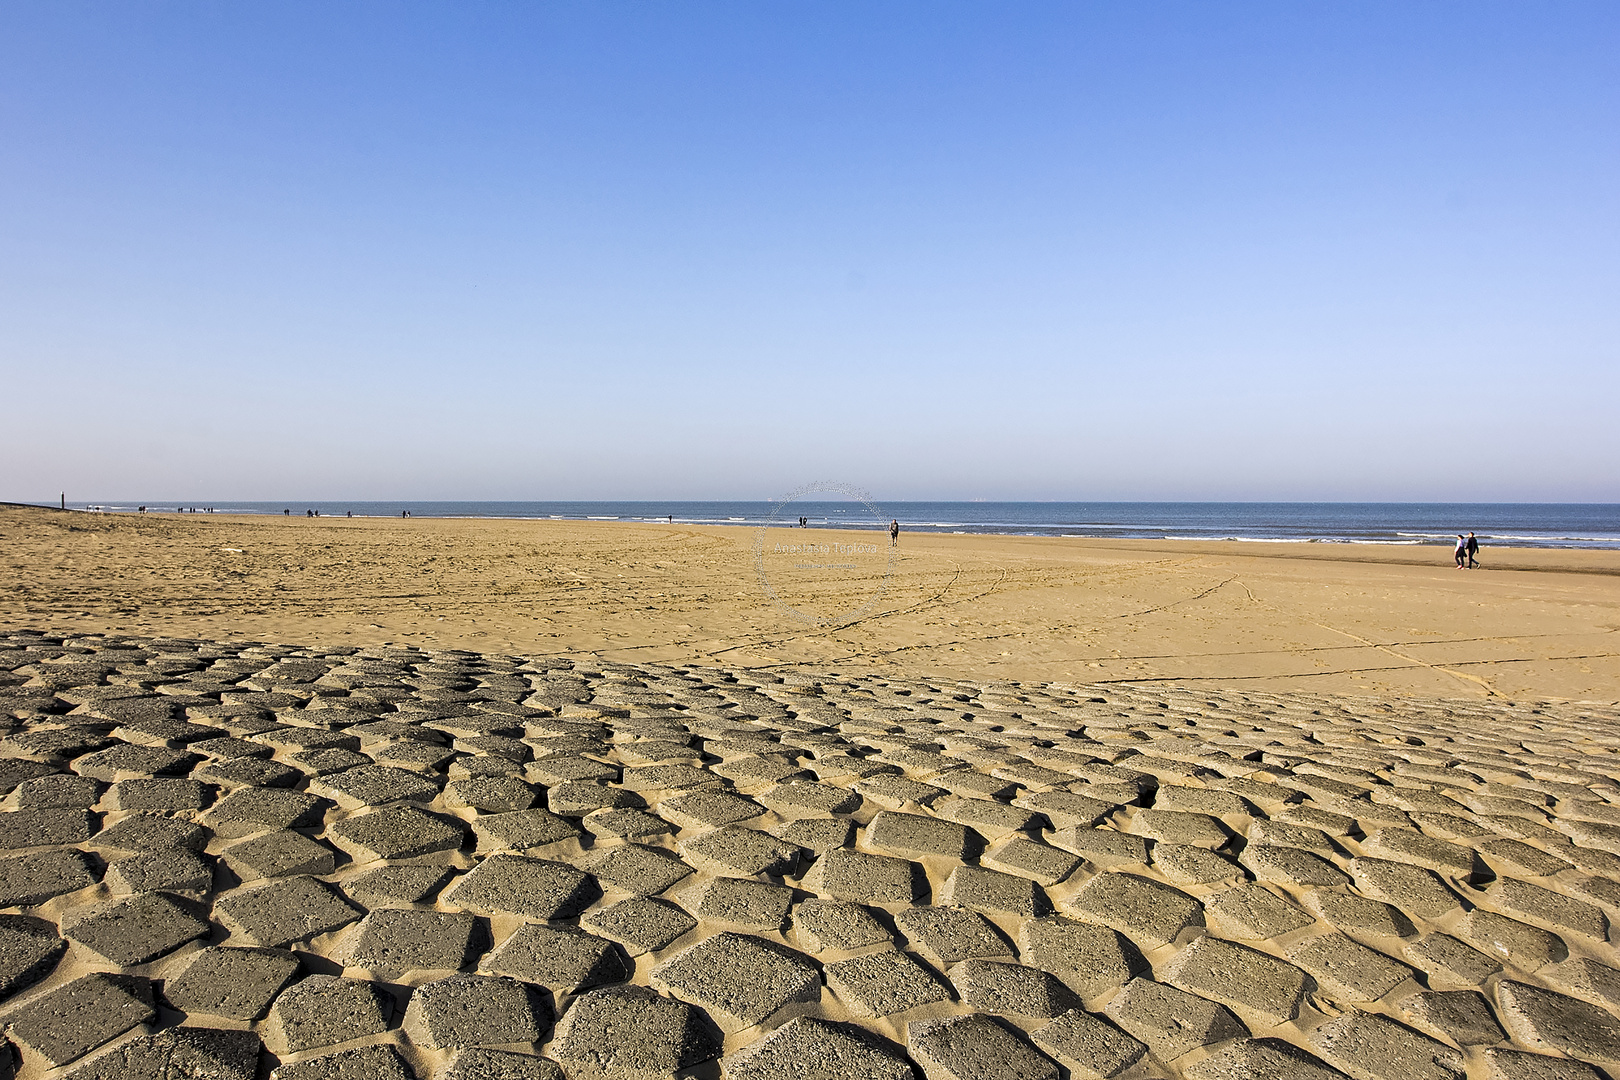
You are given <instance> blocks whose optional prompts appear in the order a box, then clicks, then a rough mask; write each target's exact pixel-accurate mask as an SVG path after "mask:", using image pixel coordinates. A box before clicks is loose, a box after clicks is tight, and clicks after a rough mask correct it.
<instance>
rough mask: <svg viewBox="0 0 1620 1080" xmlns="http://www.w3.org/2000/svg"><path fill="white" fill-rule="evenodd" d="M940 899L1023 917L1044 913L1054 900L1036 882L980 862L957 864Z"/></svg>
mask: <svg viewBox="0 0 1620 1080" xmlns="http://www.w3.org/2000/svg"><path fill="white" fill-rule="evenodd" d="M939 902H940V903H941V904H944V905H947V906H954V907H965V908H973V909H974V910H976V911H984V912H989V913H991V914H997V915H1018V916H1022V917H1024V918H1034V917H1035V916H1037V915H1045V914H1046V913H1047V912H1049V911H1051V910H1052V904H1051V901H1050V900H1048V899H1047V897H1046V893H1045V892H1044V891H1043V890H1042V889H1041V887H1040V886H1039V885H1037V884H1035V882H1033V881H1031V880H1029V879H1028V878H1022V877H1015V876H1013V875H1012V874H1003V873H1000V872H999V871H996V870H986V869H984V868H983V867H980V866H958V867H957V868H956V869H954V870H952V871H951V876H950V877H948V878H946V879H945V884H944V885H943V886H941V887H940V890H939Z"/></svg>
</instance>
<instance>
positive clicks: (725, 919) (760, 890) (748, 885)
mask: <svg viewBox="0 0 1620 1080" xmlns="http://www.w3.org/2000/svg"><path fill="white" fill-rule="evenodd" d="M681 902H682V903H683V904H685V905H686V907H687V908H688V909H689V910H690V911H691V912H692V913H693V914H694V915H696V916H697V917H698V918H700V919H704V920H707V921H712V922H715V923H718V924H721V925H724V926H728V927H731V928H733V929H737V930H744V931H749V932H755V933H764V934H769V933H774V932H776V931H778V930H780V929H782V927H783V926H784V925H786V923H787V916H788V908H789V907H790V906H791V905H792V903H793V890H792V889H789V888H785V887H783V886H781V885H770V884H767V883H765V882H763V881H753V880H751V879H748V878H715V879H714V880H712V881H709V882H706V883H704V884H702V885H698V886H695V887H694V888H692V889H691V890H690V891H689V892H688V893H687V894H686V895H685V896H683V897H682V898H681Z"/></svg>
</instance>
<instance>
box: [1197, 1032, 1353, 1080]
mask: <svg viewBox="0 0 1620 1080" xmlns="http://www.w3.org/2000/svg"><path fill="white" fill-rule="evenodd" d="M1186 1075H1187V1076H1188V1077H1190V1078H1191V1080H1343V1077H1344V1074H1343V1073H1341V1072H1339V1071H1338V1070H1336V1069H1330V1068H1328V1067H1327V1066H1326V1065H1324V1064H1322V1062H1320V1061H1319V1060H1317V1059H1316V1058H1315V1057H1313V1056H1312V1055H1310V1054H1307V1053H1306V1052H1305V1051H1303V1050H1301V1049H1300V1048H1299V1047H1297V1046H1294V1045H1293V1044H1291V1043H1286V1042H1283V1041H1282V1040H1281V1039H1243V1040H1242V1041H1240V1042H1235V1043H1233V1044H1232V1045H1231V1046H1228V1047H1225V1048H1224V1049H1221V1050H1217V1051H1216V1052H1215V1053H1213V1054H1211V1055H1210V1056H1209V1057H1207V1058H1205V1059H1204V1060H1203V1061H1200V1062H1198V1063H1196V1064H1194V1065H1189V1066H1188V1067H1187V1070H1186Z"/></svg>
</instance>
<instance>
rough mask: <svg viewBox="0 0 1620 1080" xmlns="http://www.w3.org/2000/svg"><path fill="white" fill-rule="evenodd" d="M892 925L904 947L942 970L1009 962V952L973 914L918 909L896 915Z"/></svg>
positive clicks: (993, 930) (947, 909)
mask: <svg viewBox="0 0 1620 1080" xmlns="http://www.w3.org/2000/svg"><path fill="white" fill-rule="evenodd" d="M894 925H895V927H896V928H897V929H898V930H899V931H900V934H901V936H902V937H904V938H905V939H906V944H907V945H908V946H910V947H911V948H912V949H914V950H916V951H917V952H920V953H922V954H923V955H924V956H926V957H927V958H928V959H929V960H931V961H933V962H934V963H935V964H938V965H939V966H940V967H941V968H946V967H949V966H950V965H952V964H954V963H956V962H957V961H959V960H969V959H973V958H981V959H987V960H1012V959H1015V957H1014V956H1013V951H1012V949H1011V948H1010V947H1009V946H1008V944H1007V942H1006V941H1005V940H1004V939H1003V938H1002V936H1001V934H1000V932H999V931H997V930H996V928H995V927H994V926H993V925H992V924H991V922H990V920H989V919H986V918H985V917H984V916H983V915H980V914H979V913H978V912H976V911H967V910H965V909H963V908H950V907H917V908H908V909H906V910H905V911H900V912H896V913H895V916H894Z"/></svg>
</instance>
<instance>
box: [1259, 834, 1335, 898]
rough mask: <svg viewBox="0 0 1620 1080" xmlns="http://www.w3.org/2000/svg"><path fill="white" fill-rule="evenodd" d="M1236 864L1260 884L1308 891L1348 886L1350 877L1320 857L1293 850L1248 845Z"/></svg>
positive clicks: (1268, 845)
mask: <svg viewBox="0 0 1620 1080" xmlns="http://www.w3.org/2000/svg"><path fill="white" fill-rule="evenodd" d="M1238 861H1239V862H1240V863H1242V864H1243V865H1244V866H1247V867H1248V868H1249V869H1250V870H1252V871H1254V876H1255V877H1256V878H1258V879H1259V880H1261V881H1273V882H1276V883H1278V884H1279V885H1294V886H1298V887H1301V888H1308V887H1310V886H1313V885H1328V886H1331V885H1348V884H1350V875H1349V874H1346V873H1345V872H1344V871H1343V870H1340V869H1339V868H1338V867H1337V866H1334V865H1333V864H1332V863H1330V862H1328V861H1327V860H1326V859H1324V858H1322V857H1321V856H1320V855H1313V854H1311V853H1310V852H1309V851H1304V850H1302V849H1300V848H1293V847H1276V846H1273V845H1271V844H1256V843H1251V844H1249V845H1248V846H1247V847H1245V848H1244V849H1243V853H1242V854H1241V855H1239V856H1238Z"/></svg>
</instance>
